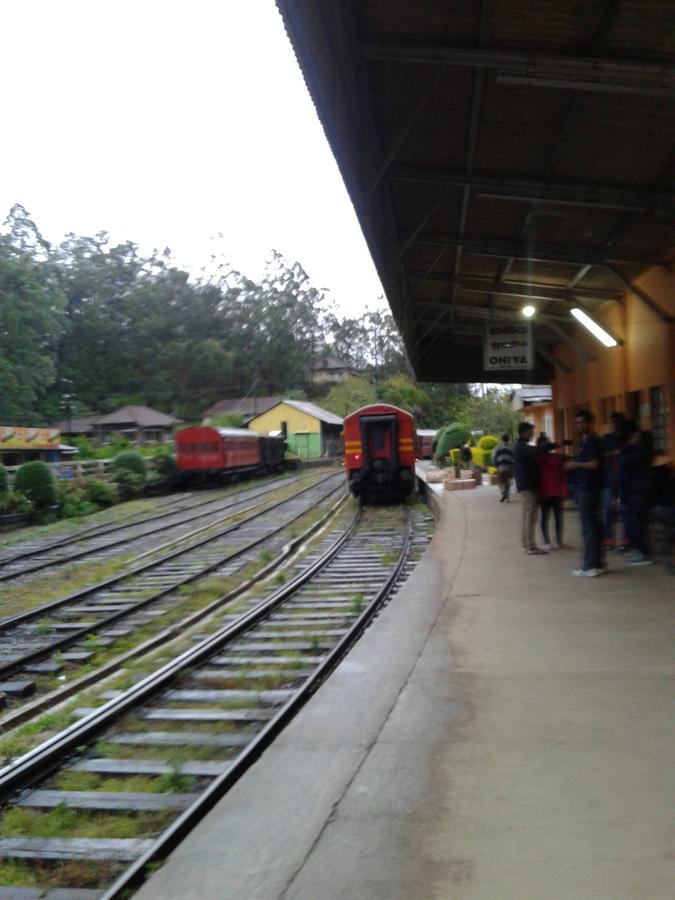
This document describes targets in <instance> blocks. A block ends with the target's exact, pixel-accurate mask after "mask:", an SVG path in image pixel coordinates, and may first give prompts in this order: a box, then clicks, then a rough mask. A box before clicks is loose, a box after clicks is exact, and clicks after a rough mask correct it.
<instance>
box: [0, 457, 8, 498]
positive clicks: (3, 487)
mask: <svg viewBox="0 0 675 900" xmlns="http://www.w3.org/2000/svg"><path fill="white" fill-rule="evenodd" d="M8 491H9V476H8V474H7V469H6V468H5V467H4V466H3V465H2V463H0V497H4V496H5V494H6V493H8Z"/></svg>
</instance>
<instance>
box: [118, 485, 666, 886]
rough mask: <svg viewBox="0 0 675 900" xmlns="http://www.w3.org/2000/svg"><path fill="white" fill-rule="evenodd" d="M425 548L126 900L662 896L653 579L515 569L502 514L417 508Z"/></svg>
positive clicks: (662, 581) (632, 571)
mask: <svg viewBox="0 0 675 900" xmlns="http://www.w3.org/2000/svg"><path fill="white" fill-rule="evenodd" d="M435 498H436V500H437V502H438V507H439V516H438V522H437V528H436V532H435V536H434V540H433V542H432V544H431V547H430V548H429V550H428V551H427V553H426V555H425V557H424V558H423V560H422V562H421V563H420V564H419V565H418V567H417V569H416V570H415V572H414V573H413V575H412V576H411V578H410V579H409V580H408V582H407V583H406V585H405V586H404V587H403V589H402V590H401V591H400V593H399V594H398V595H397V597H395V598H394V600H393V601H392V602H391V603H390V604H389V605H388V606H387V607H386V609H385V610H384V611H383V612H382V613H381V615H380V616H379V617H378V619H377V620H376V621H375V623H374V625H373V626H372V627H371V628H370V629H369V631H368V632H367V634H366V635H365V636H364V637H363V638H362V639H361V641H360V642H359V643H358V644H357V645H356V647H355V648H354V649H353V650H352V652H351V654H350V655H349V657H348V658H347V659H346V660H345V661H344V662H343V663H342V664H341V665H340V666H339V668H338V669H337V670H336V672H335V673H334V674H333V675H332V676H331V678H330V679H329V681H328V682H327V683H326V684H324V685H323V687H322V688H321V689H320V690H319V691H318V692H317V694H315V696H314V697H313V698H312V700H311V701H310V702H309V703H308V704H307V705H306V706H305V707H304V709H303V710H302V711H301V713H300V714H299V715H298V716H297V717H296V718H295V720H294V721H293V722H292V723H291V725H290V726H289V727H288V729H287V730H286V731H285V732H284V734H283V735H282V736H281V737H280V739H278V740H277V741H276V742H275V744H274V745H273V746H272V747H271V748H269V749H268V750H267V751H266V752H265V753H264V754H263V756H262V757H261V759H260V760H259V761H258V762H257V763H256V764H255V765H254V766H253V767H252V768H251V769H250V770H249V772H248V773H247V774H246V775H245V776H244V778H243V779H242V780H241V781H240V782H239V783H238V784H237V785H236V786H235V787H234V788H233V790H232V791H231V792H230V793H229V794H228V795H227V796H226V797H225V798H224V799H223V800H222V801H221V802H220V803H219V804H218V805H217V806H216V807H215V808H214V809H213V810H212V811H211V813H210V814H209V815H208V816H207V817H206V818H205V819H204V820H203V821H202V823H201V824H200V825H199V826H198V827H197V828H196V829H195V830H194V831H193V832H192V833H191V835H190V836H189V837H187V838H186V840H185V841H184V842H183V843H182V844H181V845H180V846H179V847H178V848H177V850H176V851H175V852H174V853H173V855H172V856H171V857H170V858H169V859H168V860H167V861H166V862H165V864H164V865H163V866H162V868H161V869H159V870H158V871H157V872H155V873H154V875H153V876H152V877H151V878H150V879H149V880H148V881H147V882H146V883H145V885H144V886H143V887H142V888H141V889H140V890H139V891H138V893H137V894H136V895H135V896H136V897H137V898H139V900H160V898H161V900H174V898H175V900H178V898H180V900H192V898H200V900H281V898H283V900H334V898H335V900H337V898H350V900H380V898H387V900H393V898H396V900H432V898H439V900H440V898H442V900H493V898H494V900H510V898H513V900H605V898H606V900H624V898H625V900H628V898H635V900H638V898H640V900H644V898H650V900H658V898H665V897H670V896H671V885H672V882H671V878H672V870H671V868H670V862H669V853H668V848H669V827H670V814H671V810H672V806H673V796H672V779H670V780H669V778H668V776H667V772H668V771H669V768H670V764H671V756H670V753H671V750H670V748H671V747H672V745H673V737H674V735H673V730H674V729H673V724H672V719H670V718H669V713H668V705H669V703H668V699H669V695H670V694H671V688H672V668H671V644H672V641H671V631H670V627H669V626H670V624H671V615H670V609H671V607H672V599H673V584H674V581H673V578H672V575H669V574H668V573H667V572H666V570H665V569H664V568H662V567H660V566H653V567H648V568H630V567H629V566H628V565H627V562H626V561H624V560H623V558H618V559H616V560H614V559H610V572H609V574H607V575H606V576H603V577H602V578H596V579H580V578H573V577H571V574H570V573H571V570H572V569H574V568H575V567H576V565H577V563H578V557H579V550H578V546H579V537H578V523H577V515H576V513H575V512H574V511H569V512H567V513H566V529H567V536H568V540H569V542H570V543H571V544H572V545H573V547H574V549H572V550H568V551H558V552H555V553H551V554H549V555H548V556H527V555H525V554H523V553H522V551H521V550H520V548H519V545H518V543H519V531H520V529H519V522H520V503H519V501H518V499H517V497H516V498H514V502H512V503H510V504H500V503H499V502H498V493H497V488H493V487H483V488H478V489H476V490H472V491H461V492H452V493H450V492H446V493H445V494H443V493H437V494H436V495H435Z"/></svg>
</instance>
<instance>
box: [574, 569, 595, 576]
mask: <svg viewBox="0 0 675 900" xmlns="http://www.w3.org/2000/svg"><path fill="white" fill-rule="evenodd" d="M572 575H579V576H581V577H584V578H597V577H598V575H602V569H575V570H574V571H573V572H572Z"/></svg>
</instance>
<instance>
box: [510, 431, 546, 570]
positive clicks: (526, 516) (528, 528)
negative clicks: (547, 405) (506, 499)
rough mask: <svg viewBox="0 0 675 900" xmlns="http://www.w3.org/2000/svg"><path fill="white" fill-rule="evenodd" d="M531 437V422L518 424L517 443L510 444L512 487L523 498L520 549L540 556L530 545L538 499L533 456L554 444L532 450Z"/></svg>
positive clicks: (542, 552) (543, 552)
mask: <svg viewBox="0 0 675 900" xmlns="http://www.w3.org/2000/svg"><path fill="white" fill-rule="evenodd" d="M533 435H534V425H532V423H531V422H521V423H520V425H519V426H518V440H517V441H516V442H515V444H514V445H513V474H514V475H515V478H516V488H517V489H518V493H519V494H520V496H521V497H522V499H523V524H522V531H521V535H522V542H523V550H525V551H527V553H529V554H530V556H543V555H545V554H546V550H541V549H540V548H539V547H537V545H536V544H535V542H534V530H535V527H536V524H537V512H538V510H539V500H538V497H537V489H538V487H539V472H538V469H537V463H536V459H535V457H537V456H540V455H541V454H543V453H547V452H548V451H549V450H551V449H553V447H557V444H550V443H546V444H542V445H541V446H539V447H535V446H534V445H533V444H531V443H530V441H531V440H532V436H533Z"/></svg>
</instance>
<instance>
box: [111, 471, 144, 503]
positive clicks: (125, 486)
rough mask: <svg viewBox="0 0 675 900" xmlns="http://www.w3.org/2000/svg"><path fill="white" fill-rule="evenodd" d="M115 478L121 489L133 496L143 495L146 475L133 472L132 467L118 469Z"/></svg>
mask: <svg viewBox="0 0 675 900" xmlns="http://www.w3.org/2000/svg"><path fill="white" fill-rule="evenodd" d="M114 478H115V481H116V482H117V484H118V485H119V486H120V489H121V490H123V491H124V492H126V493H127V494H129V495H130V496H131V497H140V496H141V495H142V493H143V487H144V486H145V475H140V474H139V473H138V472H132V471H131V469H118V470H117V472H115V475H114Z"/></svg>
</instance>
